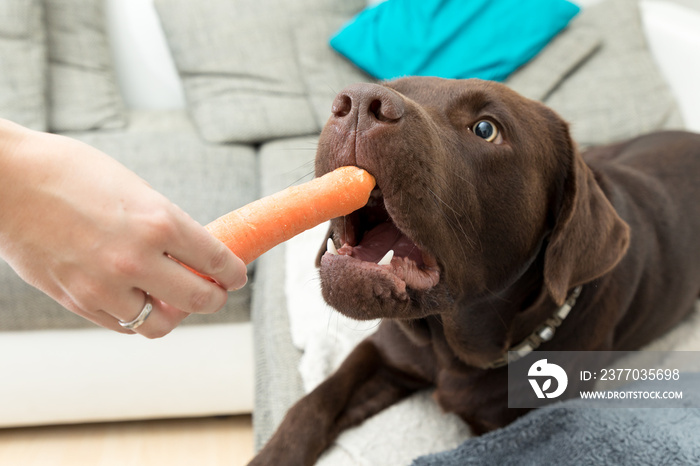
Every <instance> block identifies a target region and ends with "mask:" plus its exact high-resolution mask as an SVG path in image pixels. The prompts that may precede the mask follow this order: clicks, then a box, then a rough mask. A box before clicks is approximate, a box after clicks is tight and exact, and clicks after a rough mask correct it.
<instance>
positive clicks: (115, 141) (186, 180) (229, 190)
mask: <svg viewBox="0 0 700 466" xmlns="http://www.w3.org/2000/svg"><path fill="white" fill-rule="evenodd" d="M164 119H165V120H167V121H168V122H169V124H171V125H172V127H173V128H174V129H173V130H164V129H162V128H161V127H160V125H159V124H157V123H155V124H154V123H152V122H158V121H162V120H164ZM133 121H134V123H135V124H134V125H133V127H132V128H130V130H129V131H128V132H122V131H119V132H94V131H93V132H85V133H70V134H69V135H70V136H72V137H75V138H77V139H80V140H82V141H84V142H86V143H88V144H90V145H92V146H94V147H97V148H98V149H100V150H102V151H104V152H105V153H107V154H109V155H110V156H112V157H114V158H115V159H117V160H119V161H120V162H121V163H123V164H124V165H125V166H126V167H128V168H129V169H131V170H133V171H134V172H136V173H137V174H138V175H140V176H141V177H143V178H144V179H145V180H146V181H147V182H148V183H150V184H151V185H152V186H153V187H154V188H155V189H156V190H157V191H159V192H161V193H162V194H164V195H165V196H166V197H168V198H169V199H170V200H172V201H173V202H174V203H176V204H177V205H179V206H180V207H181V208H182V209H183V210H185V212H187V213H189V214H190V215H191V216H192V217H193V218H194V219H195V220H197V221H198V222H200V223H203V224H204V223H208V222H209V221H211V220H213V219H215V218H216V217H219V216H220V215H223V214H225V213H227V212H229V211H231V210H233V209H235V208H237V207H240V206H241V205H243V204H246V203H248V202H251V201H253V200H255V199H256V198H257V197H258V184H257V166H256V155H255V150H254V149H253V148H252V147H249V146H241V145H209V144H205V143H203V142H202V141H201V140H200V138H199V137H198V135H197V134H196V132H194V130H193V129H192V128H191V126H190V128H189V130H187V125H188V122H187V118H186V116H185V115H184V112H181V111H148V112H140V113H139V114H138V115H136V116H135V117H134V118H133ZM139 122H140V124H137V123H139ZM250 296H251V286H246V287H243V288H242V289H240V290H238V291H236V292H232V293H230V294H229V300H228V302H227V304H226V307H225V308H224V309H222V310H221V311H220V312H218V313H216V314H212V315H193V316H191V317H189V318H187V319H186V320H185V321H184V322H183V323H184V324H214V323H221V322H238V321H243V320H248V319H249V318H250ZM93 326H94V324H92V323H90V322H89V321H87V320H85V319H82V318H81V317H78V316H77V315H75V314H73V313H71V312H69V311H67V310H65V309H63V308H62V307H61V306H60V305H58V304H56V303H55V302H54V301H53V300H52V299H50V298H49V297H47V296H46V295H44V294H43V293H41V292H40V291H38V290H36V289H34V288H32V287H31V286H29V285H27V284H26V283H24V282H23V281H22V280H21V279H20V278H19V277H18V276H17V275H16V274H15V273H14V271H12V270H11V269H10V267H9V266H8V265H7V264H6V263H5V262H2V261H1V260H0V331H16V330H41V329H49V328H51V329H57V328H60V329H65V328H89V327H93Z"/></svg>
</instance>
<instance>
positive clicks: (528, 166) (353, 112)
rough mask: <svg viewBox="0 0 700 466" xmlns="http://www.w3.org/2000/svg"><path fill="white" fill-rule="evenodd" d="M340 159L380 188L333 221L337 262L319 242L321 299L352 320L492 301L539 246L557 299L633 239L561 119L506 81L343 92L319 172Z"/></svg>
mask: <svg viewBox="0 0 700 466" xmlns="http://www.w3.org/2000/svg"><path fill="white" fill-rule="evenodd" d="M343 165H357V166H359V167H362V168H364V169H366V170H367V171H368V172H370V173H371V174H372V175H374V176H375V178H376V180H377V187H376V189H375V191H374V192H373V193H372V196H371V199H370V201H369V203H368V204H367V205H366V206H365V207H364V208H362V209H360V210H358V211H356V212H354V213H353V214H351V215H348V216H346V217H343V218H337V219H334V220H332V221H331V227H330V233H329V236H330V238H331V239H332V241H333V243H334V245H335V248H336V249H337V254H335V253H334V252H332V251H326V248H325V246H324V247H323V248H322V251H321V254H322V255H321V256H320V275H321V280H322V290H323V295H324V298H325V299H326V301H328V303H329V304H331V305H332V306H333V307H335V308H336V309H338V310H339V311H341V312H343V313H344V314H346V315H348V316H350V317H353V318H357V319H373V318H379V317H394V318H415V317H422V316H425V315H429V314H433V313H437V312H440V310H441V309H443V308H445V307H450V306H453V305H455V304H456V303H460V302H464V301H465V300H467V301H473V300H477V299H480V298H481V297H483V296H486V295H490V294H493V293H498V292H499V291H501V290H504V289H506V288H507V287H509V286H510V285H511V284H513V283H514V282H515V281H516V280H518V278H519V277H520V276H521V275H522V274H523V273H524V272H525V271H526V270H528V269H529V267H530V266H531V265H532V263H533V261H534V260H535V258H536V257H538V255H539V254H540V253H541V252H542V251H543V248H546V250H544V255H545V261H544V267H543V283H544V285H545V289H546V290H547V291H548V293H549V295H550V296H551V297H552V299H553V300H554V301H555V302H557V303H561V302H563V301H564V299H565V296H566V293H567V290H569V289H570V288H571V287H573V286H576V285H578V284H580V283H583V282H586V281H589V280H592V279H594V278H596V277H598V276H600V275H602V274H604V273H605V272H607V271H608V270H610V269H611V268H612V267H613V266H614V265H615V264H616V263H617V262H618V261H619V260H620V258H621V257H622V255H623V254H624V251H625V248H626V245H627V241H628V237H629V233H628V229H627V226H626V224H625V223H624V222H623V221H622V220H621V219H620V218H619V217H618V216H617V214H616V213H615V211H614V209H613V208H612V206H611V205H610V203H609V202H608V201H607V199H606V198H605V196H604V195H603V193H602V191H601V190H600V188H599V186H598V185H597V183H596V181H595V179H594V176H593V174H592V173H591V172H590V170H589V169H588V168H587V167H586V166H585V164H584V163H583V161H582V160H581V158H580V156H579V155H578V154H577V152H576V149H575V147H574V144H573V143H572V141H571V138H570V136H569V131H568V126H567V124H566V123H565V122H564V121H562V119H561V118H559V117H558V116H557V115H556V114H555V113H554V112H553V111H552V110H550V109H549V108H547V107H545V106H544V105H542V104H540V103H538V102H535V101H532V100H528V99H526V98H524V97H522V96H520V95H518V94H517V93H515V92H513V91H512V90H510V89H509V88H508V87H506V86H504V85H501V84H497V83H493V82H487V81H480V80H444V79H438V78H405V79H400V80H397V81H393V82H388V83H384V84H383V85H374V84H359V85H353V86H350V87H348V88H346V89H344V90H343V91H342V92H341V93H340V94H338V96H337V97H336V99H335V101H334V103H333V115H332V116H331V118H330V119H329V121H328V123H327V124H326V126H325V128H324V130H323V132H322V134H321V139H320V142H319V148H318V153H317V158H316V174H317V175H319V176H320V175H323V174H324V173H327V172H329V171H331V170H333V169H335V168H337V167H339V166H343ZM390 250H392V251H393V258H389V259H384V260H383V261H381V263H380V264H378V263H377V262H380V260H382V258H385V256H386V255H387V253H388V252H389V251H390ZM391 254H392V253H389V256H391Z"/></svg>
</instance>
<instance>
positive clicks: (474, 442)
mask: <svg viewBox="0 0 700 466" xmlns="http://www.w3.org/2000/svg"><path fill="white" fill-rule="evenodd" d="M638 388H639V389H643V386H642V385H641V384H640V386H638ZM674 390H682V391H683V401H682V405H683V406H684V407H683V408H636V409H630V408H620V407H619V403H620V402H616V403H612V404H611V405H610V406H611V407H610V408H608V409H602V408H591V407H589V406H587V405H586V402H584V401H582V400H570V401H564V402H560V403H556V404H553V405H550V406H548V407H546V408H542V409H538V410H535V411H532V412H531V413H529V414H527V415H526V416H524V417H522V418H520V419H518V420H517V421H516V422H514V423H513V424H511V425H509V426H507V427H505V428H503V429H500V430H497V431H494V432H491V433H488V434H486V435H483V436H481V437H476V438H472V439H469V440H467V441H466V442H464V443H463V444H462V445H460V446H459V447H457V448H456V449H454V450H451V451H447V452H443V453H437V454H433V455H428V456H423V457H420V458H418V459H416V460H414V462H413V463H412V466H465V465H470V466H473V465H501V466H508V465H518V466H522V465H577V466H578V465H615V466H628V465H629V466H640V465H698V464H700V397H699V396H698V393H700V374H697V373H695V374H687V375H686V374H684V377H682V378H681V380H680V381H679V382H678V385H677V386H676V387H674ZM614 405H615V406H614Z"/></svg>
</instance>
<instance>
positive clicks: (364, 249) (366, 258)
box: [321, 188, 440, 294]
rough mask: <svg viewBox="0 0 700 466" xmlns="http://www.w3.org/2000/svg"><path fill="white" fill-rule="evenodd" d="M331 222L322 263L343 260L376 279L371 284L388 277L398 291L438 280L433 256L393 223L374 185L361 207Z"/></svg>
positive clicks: (438, 271) (421, 287)
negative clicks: (330, 230)
mask: <svg viewBox="0 0 700 466" xmlns="http://www.w3.org/2000/svg"><path fill="white" fill-rule="evenodd" d="M335 226H336V228H335V234H334V235H333V236H334V237H333V238H332V239H329V240H328V247H327V252H326V253H325V254H324V256H323V258H322V262H321V263H322V265H331V263H332V262H331V261H333V262H336V264H335V265H336V266H337V265H340V264H339V263H337V261H345V263H343V264H342V266H344V267H352V268H353V269H360V270H357V271H362V272H364V273H363V274H362V275H364V276H365V277H367V279H370V280H377V281H376V282H375V285H380V283H381V282H382V281H384V280H387V279H388V280H389V281H390V282H392V283H393V287H392V288H393V290H392V291H393V292H394V293H397V292H398V293H401V294H402V293H405V292H406V288H411V289H414V290H427V289H430V288H432V287H434V286H435V285H437V283H438V282H439V281H440V269H439V268H438V264H437V260H436V259H435V257H434V256H433V255H431V254H429V253H428V252H426V251H424V250H421V248H419V247H418V245H417V244H416V243H415V242H414V241H413V240H412V239H411V238H410V237H409V236H408V235H407V234H405V233H404V232H402V231H401V230H400V229H399V227H398V226H397V225H396V223H394V220H393V219H392V218H391V216H390V215H389V213H388V211H387V209H386V206H385V201H384V196H383V195H382V191H381V189H379V188H375V189H374V190H373V191H372V195H371V196H370V199H369V201H368V202H367V205H365V207H363V208H361V209H360V210H357V211H355V212H353V213H352V214H350V215H347V216H345V217H344V218H343V219H338V220H336V223H335ZM382 279H383V280H382Z"/></svg>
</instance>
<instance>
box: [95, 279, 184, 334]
mask: <svg viewBox="0 0 700 466" xmlns="http://www.w3.org/2000/svg"><path fill="white" fill-rule="evenodd" d="M149 302H150V304H151V305H152V306H153V308H152V310H151V312H150V314H148V317H146V319H145V320H144V321H143V323H142V324H141V325H139V326H137V327H136V328H134V329H133V330H130V329H126V328H124V327H123V326H122V325H121V324H119V322H120V321H121V322H131V321H133V320H134V319H136V318H137V317H138V316H139V315H140V314H141V312H142V311H143V309H144V306H145V305H146V304H147V303H149ZM103 312H104V311H103ZM104 315H105V316H106V317H107V318H106V319H105V321H106V323H108V324H111V325H110V326H109V327H107V328H111V329H114V330H117V331H119V329H121V330H126V331H127V332H129V333H139V334H141V335H143V336H145V337H148V338H160V337H162V336H165V335H167V334H168V333H170V332H171V331H172V330H173V329H174V328H175V327H177V325H178V324H179V323H180V322H182V320H183V319H184V318H185V317H187V315H188V314H187V313H186V312H182V311H180V310H178V309H176V308H173V307H172V306H168V305H167V304H165V303H163V302H162V301H160V300H159V299H157V298H154V297H153V296H151V297H150V299H148V298H147V297H146V293H145V292H144V291H142V290H140V289H136V288H134V289H132V290H131V291H130V292H129V293H128V295H127V296H126V297H124V298H122V299H121V300H120V304H119V306H117V307H115V310H112V311H111V312H104ZM110 321H111V322H110ZM115 324H116V327H119V329H118V328H116V327H115ZM123 333H126V332H123Z"/></svg>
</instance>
